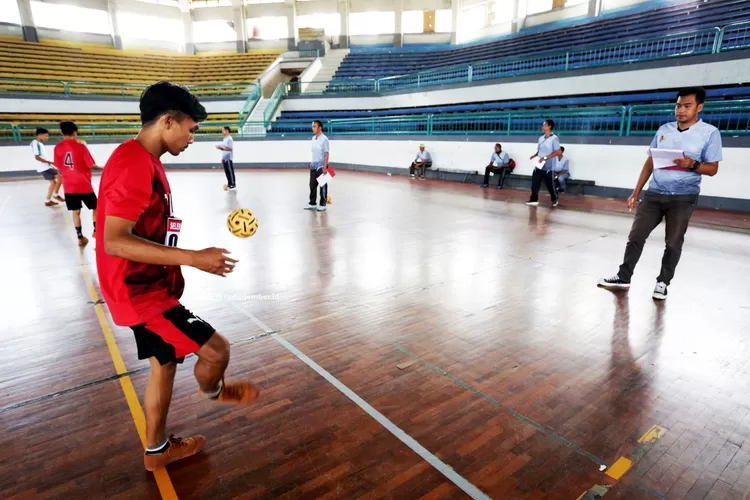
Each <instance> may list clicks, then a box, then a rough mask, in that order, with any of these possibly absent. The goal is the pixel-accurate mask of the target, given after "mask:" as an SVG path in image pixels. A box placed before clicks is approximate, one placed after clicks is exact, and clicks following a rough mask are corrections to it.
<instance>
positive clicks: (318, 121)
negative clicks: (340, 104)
mask: <svg viewBox="0 0 750 500" xmlns="http://www.w3.org/2000/svg"><path fill="white" fill-rule="evenodd" d="M313 123H317V124H318V127H320V129H321V130H323V122H322V121H320V120H313Z"/></svg>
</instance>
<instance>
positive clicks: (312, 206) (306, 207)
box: [305, 205, 316, 210]
mask: <svg viewBox="0 0 750 500" xmlns="http://www.w3.org/2000/svg"><path fill="white" fill-rule="evenodd" d="M315 207H316V205H305V210H315Z"/></svg>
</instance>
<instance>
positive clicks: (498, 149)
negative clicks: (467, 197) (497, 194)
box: [482, 144, 511, 189]
mask: <svg viewBox="0 0 750 500" xmlns="http://www.w3.org/2000/svg"><path fill="white" fill-rule="evenodd" d="M510 171H511V168H510V156H508V153H506V152H504V151H503V146H502V145H501V144H495V152H494V153H492V157H491V158H490V164H489V165H487V166H486V167H485V168H484V181H483V182H482V187H483V188H486V187H489V185H490V172H492V173H496V174H498V180H497V189H502V188H503V182H504V181H505V176H506V175H508V173H509V172H510Z"/></svg>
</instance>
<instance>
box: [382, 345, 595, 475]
mask: <svg viewBox="0 0 750 500" xmlns="http://www.w3.org/2000/svg"><path fill="white" fill-rule="evenodd" d="M393 347H394V348H396V350H398V351H400V352H402V353H404V354H406V355H407V356H409V357H412V358H414V359H416V360H418V361H419V362H421V363H422V364H423V365H425V366H426V367H427V368H429V369H430V370H432V371H434V372H437V373H439V374H440V375H442V376H444V377H446V378H448V379H449V380H450V381H451V382H453V383H454V384H456V385H459V386H461V387H463V388H464V389H466V390H467V391H470V392H473V393H474V394H476V395H477V396H479V397H481V398H482V399H484V400H485V401H487V402H488V403H490V404H491V405H493V406H496V407H497V408H500V409H502V410H505V411H506V412H507V413H508V414H510V415H512V416H513V417H515V418H517V419H518V420H520V421H522V422H525V423H527V424H528V425H530V426H532V427H534V428H535V429H536V430H538V431H539V432H541V433H543V434H546V435H547V436H549V437H551V438H552V439H554V440H555V441H557V442H559V443H561V444H563V445H565V446H566V447H568V448H570V449H572V450H573V451H575V452H576V453H578V454H579V455H582V456H584V457H586V458H588V459H589V460H591V461H592V462H594V463H595V464H597V465H598V466H599V467H600V470H604V469H601V467H604V468H607V467H609V465H608V464H607V462H605V461H604V459H601V458H599V457H597V456H596V455H594V454H592V453H589V452H588V451H586V450H584V449H583V448H581V447H580V446H578V445H577V444H575V443H573V442H572V441H568V440H567V439H565V438H564V437H562V436H561V435H559V434H557V433H556V432H555V431H553V430H552V429H550V428H549V427H547V426H545V425H542V424H540V423H538V422H535V421H534V420H532V419H530V418H529V417H527V416H525V415H523V414H521V413H519V412H517V411H516V410H514V409H513V408H508V407H507V406H503V405H502V404H501V403H500V402H499V401H498V400H496V399H495V398H493V397H492V396H490V395H488V394H485V393H484V392H482V391H480V390H479V389H476V388H474V387H472V386H470V385H469V384H467V383H466V382H464V381H463V380H461V379H460V378H458V377H456V376H454V375H451V374H450V373H449V372H447V371H445V370H443V369H442V368H440V367H439V366H437V365H435V364H433V363H430V362H429V361H427V360H426V359H424V358H423V357H422V356H419V355H418V354H415V353H413V352H411V351H410V350H409V349H407V348H405V347H404V346H402V345H400V344H398V343H395V344H393Z"/></svg>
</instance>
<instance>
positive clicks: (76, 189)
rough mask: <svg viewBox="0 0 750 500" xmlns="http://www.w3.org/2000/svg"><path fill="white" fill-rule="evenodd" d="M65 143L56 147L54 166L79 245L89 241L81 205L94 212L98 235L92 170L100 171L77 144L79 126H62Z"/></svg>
mask: <svg viewBox="0 0 750 500" xmlns="http://www.w3.org/2000/svg"><path fill="white" fill-rule="evenodd" d="M60 131H61V132H62V135H63V140H62V142H61V143H60V144H58V145H57V146H55V167H56V168H57V170H59V171H60V174H61V175H62V185H63V188H64V189H65V205H66V206H67V207H68V210H70V211H71V212H73V225H74V226H75V228H76V234H77V236H78V246H81V247H82V246H84V245H86V243H88V242H89V240H88V238H86V237H85V236H84V235H83V233H82V232H81V206H82V204H85V205H86V208H88V209H89V210H91V211H92V219H93V221H94V235H96V193H94V187H93V186H92V185H91V169H92V168H96V169H99V170H101V167H98V166H96V162H95V161H94V159H93V158H92V157H91V153H89V148H87V147H86V146H85V145H83V144H81V143H80V142H78V127H77V126H76V124H75V123H73V122H62V123H60Z"/></svg>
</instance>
